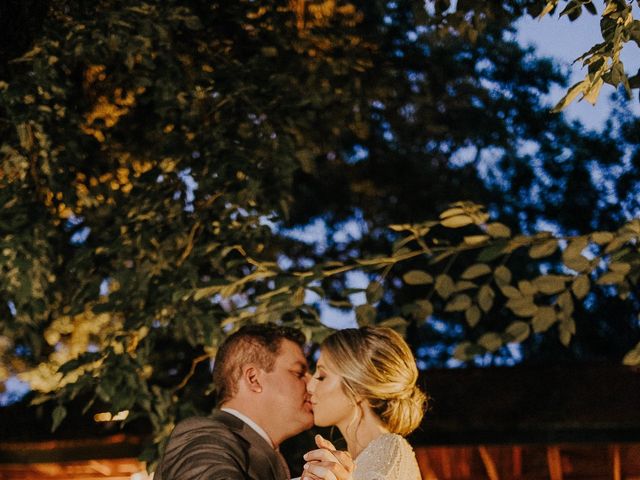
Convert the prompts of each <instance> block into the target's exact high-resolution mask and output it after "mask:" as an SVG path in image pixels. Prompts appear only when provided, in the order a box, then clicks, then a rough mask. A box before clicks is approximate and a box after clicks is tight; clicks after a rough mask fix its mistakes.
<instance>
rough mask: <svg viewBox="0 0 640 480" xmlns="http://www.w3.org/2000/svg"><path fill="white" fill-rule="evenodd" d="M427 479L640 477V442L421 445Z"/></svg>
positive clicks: (59, 472) (63, 476)
mask: <svg viewBox="0 0 640 480" xmlns="http://www.w3.org/2000/svg"><path fill="white" fill-rule="evenodd" d="M415 450H416V456H417V458H418V463H419V464H420V469H421V471H422V476H423V479H424V480H436V479H437V480H485V479H486V480H498V479H500V480H640V443H627V444H566V445H501V446H496V445H487V446H483V445H480V446H478V445H473V446H471V445H470V446H456V447H452V446H447V447H439V446H430V447H417V448H416V449H415ZM0 480H149V477H148V476H147V475H146V473H145V470H144V465H143V464H142V463H140V462H139V461H138V460H136V459H135V458H120V459H102V460H83V461H73V462H41V463H6V464H0Z"/></svg>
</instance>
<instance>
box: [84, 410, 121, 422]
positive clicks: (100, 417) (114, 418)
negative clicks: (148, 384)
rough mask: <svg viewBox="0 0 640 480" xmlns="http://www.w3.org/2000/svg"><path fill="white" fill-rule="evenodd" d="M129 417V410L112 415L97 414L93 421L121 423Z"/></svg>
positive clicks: (106, 413) (107, 413)
mask: <svg viewBox="0 0 640 480" xmlns="http://www.w3.org/2000/svg"><path fill="white" fill-rule="evenodd" d="M128 416H129V410H122V411H121V412H118V413H116V414H115V415H111V413H109V412H102V413H96V414H95V415H94V416H93V420H94V421H96V422H121V421H122V420H124V419H125V418H127V417H128Z"/></svg>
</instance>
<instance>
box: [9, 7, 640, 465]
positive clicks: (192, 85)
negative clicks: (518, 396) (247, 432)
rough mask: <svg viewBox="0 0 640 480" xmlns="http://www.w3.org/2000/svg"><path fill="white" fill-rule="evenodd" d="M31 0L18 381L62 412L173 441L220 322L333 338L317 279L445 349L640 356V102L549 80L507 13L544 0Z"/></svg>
mask: <svg viewBox="0 0 640 480" xmlns="http://www.w3.org/2000/svg"><path fill="white" fill-rule="evenodd" d="M33 3H37V2H26V3H21V2H7V3H6V4H4V5H3V6H2V10H0V11H1V12H2V15H0V19H1V20H0V21H2V22H3V24H4V25H9V24H8V23H7V22H8V20H7V18H8V17H7V16H6V15H5V13H6V12H12V13H13V14H15V15H14V16H12V17H11V18H14V19H15V22H14V23H11V25H10V27H11V28H9V29H7V30H3V31H6V32H7V33H8V42H7V43H6V44H5V45H8V47H7V46H5V47H3V49H2V51H0V55H1V57H2V65H1V66H0V94H1V97H0V134H1V138H2V144H1V146H0V159H1V162H2V164H1V168H0V269H1V270H2V276H1V277H0V312H1V313H2V319H3V322H2V323H1V324H0V339H1V342H0V350H1V351H2V353H3V359H4V358H6V359H7V360H6V361H4V360H3V362H4V363H3V364H2V365H0V381H3V380H4V379H6V378H7V377H8V376H9V375H13V374H16V373H20V374H21V375H22V378H25V379H28V380H29V381H30V382H31V386H32V388H33V389H34V390H37V391H40V392H43V394H44V395H45V396H44V398H49V399H55V400H56V401H57V402H59V406H58V408H56V409H55V411H54V423H55V424H58V423H59V422H60V421H61V420H62V419H63V417H64V414H65V407H64V405H65V404H66V402H68V401H69V400H70V399H72V398H74V397H75V396H77V395H80V394H83V393H84V394H89V395H90V397H92V398H94V399H96V400H98V401H101V402H104V403H106V404H107V405H109V408H110V409H111V410H112V411H113V412H117V411H120V410H125V409H127V410H131V411H133V412H136V414H138V415H140V416H142V417H144V418H148V419H149V420H150V421H151V423H152V425H153V429H154V433H155V440H156V444H157V445H161V444H162V442H163V440H164V438H165V437H166V434H167V433H168V432H169V431H170V430H171V428H172V426H173V425H174V423H175V421H177V420H178V419H180V418H182V417H184V416H186V415H189V414H191V413H193V412H196V411H202V410H204V409H206V408H207V406H208V405H209V404H210V403H211V401H210V400H211V397H210V396H208V395H209V393H210V392H209V391H208V389H209V383H210V379H209V373H208V369H207V362H206V360H209V359H210V358H211V357H212V355H213V354H214V353H215V350H216V348H217V346H218V345H219V343H220V341H221V340H222V339H223V338H224V336H225V335H226V334H227V333H228V332H229V331H232V330H233V329H235V328H237V327H239V326H240V325H241V324H243V323H245V322H264V321H282V322H285V323H287V324H292V325H296V326H299V327H301V328H302V329H303V330H304V331H305V333H306V334H307V335H308V337H309V338H310V339H313V340H316V341H318V340H321V339H322V337H323V335H325V334H326V333H327V328H326V327H324V326H323V325H322V324H321V323H320V321H319V319H320V311H321V309H322V308H324V307H325V306H326V305H330V306H333V307H335V308H338V309H342V310H344V311H345V312H349V313H353V311H354V310H355V317H356V318H357V321H358V322H359V323H360V324H365V323H385V324H388V325H392V326H395V327H397V328H399V329H405V330H406V329H408V330H409V331H410V332H411V333H412V335H411V340H412V342H413V345H414V347H415V348H416V351H417V354H418V357H419V358H420V359H421V360H422V361H424V362H425V364H428V365H444V364H446V363H447V362H448V361H449V360H450V359H451V358H452V357H454V356H455V358H457V359H458V360H459V361H460V362H470V363H473V362H474V361H475V362H479V363H482V362H485V361H487V359H489V360H488V361H493V360H492V359H500V358H502V359H504V358H510V353H509V352H510V347H509V344H512V345H513V344H521V352H522V353H521V355H523V356H524V358H525V359H528V360H531V361H535V360H540V359H548V358H551V359H557V358H558V357H559V356H560V357H562V358H567V359H576V358H578V359H594V358H595V359H609V360H615V361H621V360H622V359H623V357H624V359H625V361H626V362H627V363H638V362H639V358H638V357H639V356H640V351H639V349H638V347H635V350H632V349H633V348H634V346H635V345H636V344H637V343H638V336H639V331H638V324H637V317H636V315H637V312H638V311H639V310H640V308H639V307H638V296H637V286H638V278H639V276H640V256H639V255H638V235H640V227H639V226H638V222H637V220H632V217H634V216H637V214H638V177H637V174H636V172H637V171H638V170H637V167H638V166H640V165H638V163H639V162H640V157H639V156H638V151H640V149H638V143H639V142H640V133H639V132H640V124H639V123H638V119H636V118H634V117H633V116H631V115H629V114H628V113H627V112H626V109H625V101H626V100H624V99H619V100H618V105H619V109H618V111H617V113H616V114H615V116H614V117H613V118H612V119H611V122H610V124H609V125H608V126H607V127H606V128H605V129H604V130H603V131H602V132H590V131H586V130H585V129H584V128H582V127H581V126H580V125H579V124H569V123H567V122H566V121H565V119H564V118H563V116H562V115H561V114H558V113H551V112H550V111H549V108H550V106H549V105H546V104H544V102H542V101H541V100H540V98H541V97H542V96H543V95H544V94H545V93H547V92H548V91H549V89H550V88H551V86H552V85H553V84H556V83H557V84H561V85H564V84H565V80H564V77H563V75H562V72H560V71H559V70H558V68H557V67H556V66H554V64H553V63H552V62H551V61H550V60H548V59H540V58H537V57H536V56H535V52H534V51H533V50H531V49H523V48H522V47H521V46H519V45H518V44H517V43H516V42H515V40H514V35H513V30H512V28H513V27H512V25H513V22H514V21H515V20H516V19H517V18H518V17H519V16H520V15H522V14H525V13H526V12H527V11H528V12H529V13H531V12H532V11H533V10H535V9H536V8H538V7H539V8H538V13H539V12H540V11H542V9H543V4H544V3H545V2H505V3H503V2H485V3H486V5H484V6H483V8H482V9H480V8H479V7H478V8H476V7H474V6H473V5H471V4H470V3H469V2H462V1H460V2H458V5H457V8H458V10H457V11H455V12H454V11H450V10H449V6H448V4H447V2H436V5H435V7H434V8H435V10H434V11H429V10H427V11H425V10H424V9H423V8H422V7H423V5H422V3H420V2H411V1H402V0H398V1H395V2H346V1H345V2H337V1H332V0H326V1H315V2H303V1H296V0H294V1H287V2H284V1H283V2H269V3H267V2H254V1H249V0H245V1H238V2H211V1H204V0H171V1H151V0H148V1H142V0H136V1H133V2H132V1H126V2H125V1H119V0H101V1H97V2H84V1H81V0H76V1H71V2H56V1H51V2H42V3H40V4H38V5H39V7H38V10H37V12H39V13H37V14H35V13H34V15H32V16H27V15H25V12H26V11H27V10H25V8H27V6H28V5H29V4H33ZM473 3H476V2H473ZM570 3H571V2H570ZM45 5H47V8H45ZM428 6H429V5H428ZM585 8H587V7H585ZM470 11H471V13H470ZM465 12H466V13H465ZM463 13H464V15H462V14H463ZM463 19H466V21H462V20H463ZM20 24H24V28H19V25H20ZM461 200H464V201H461ZM471 202H476V203H482V204H484V205H486V206H487V210H484V209H483V208H481V207H479V206H477V205H476V204H475V203H471ZM449 204H454V205H453V206H452V207H448V205H449ZM491 217H493V218H494V219H499V220H500V222H501V223H497V222H495V221H490V218H491ZM354 219H355V223H356V224H357V226H358V228H359V231H358V232H355V234H354V235H353V237H352V238H350V237H349V236H348V235H345V229H344V223H345V222H349V221H354ZM316 220H321V221H322V222H324V223H325V224H326V226H327V229H326V236H325V237H326V238H319V239H318V240H319V241H318V243H317V244H312V245H310V244H308V243H305V242H303V241H300V240H296V239H295V238H294V237H293V236H292V235H290V232H289V230H290V229H291V228H299V227H304V226H305V225H308V224H309V223H310V222H313V221H316ZM390 224H395V226H393V227H392V228H389V225H390ZM545 226H550V227H551V228H552V229H553V230H554V232H553V234H552V233H546V232H542V230H544V227H545ZM519 232H523V233H524V234H523V235H519ZM321 243H324V245H325V246H324V248H318V244H321ZM357 270H360V271H363V272H364V274H365V275H368V278H369V279H370V280H371V281H370V283H369V284H368V286H366V288H358V289H353V288H351V287H352V285H349V281H348V277H347V276H345V274H346V273H348V272H351V271H357ZM597 285H600V286H597ZM353 293H360V294H364V296H365V297H366V303H364V304H362V305H357V306H356V305H354V304H353V298H352V297H350V294H353ZM616 294H617V296H616ZM604 312H606V313H604ZM611 312H615V315H612V314H611ZM603 320H604V321H603ZM545 332H552V333H553V334H545ZM567 346H568V348H567ZM630 350H631V352H630V353H628V352H629V351H630ZM478 359H479V360H478ZM133 418H135V416H133ZM153 456H154V453H151V454H150V457H149V458H153Z"/></svg>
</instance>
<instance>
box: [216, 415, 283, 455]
mask: <svg viewBox="0 0 640 480" xmlns="http://www.w3.org/2000/svg"><path fill="white" fill-rule="evenodd" d="M220 410H222V411H223V412H227V413H230V414H231V415H233V416H234V417H238V418H239V419H240V420H242V421H243V422H244V423H246V424H247V425H249V426H250V427H251V428H252V429H254V430H255V431H256V433H257V434H258V435H260V436H261V437H262V438H264V439H265V440H266V441H267V443H269V445H271V447H272V448H274V449H275V445H274V444H273V442H272V441H271V439H270V438H269V435H267V432H265V431H264V429H263V428H262V427H260V425H258V424H257V423H256V422H254V421H253V420H251V419H250V418H249V417H247V416H246V415H244V414H242V413H240V412H239V411H237V410H234V409H233V408H228V407H223V408H221V409H220Z"/></svg>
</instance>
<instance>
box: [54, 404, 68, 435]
mask: <svg viewBox="0 0 640 480" xmlns="http://www.w3.org/2000/svg"><path fill="white" fill-rule="evenodd" d="M66 416H67V409H66V408H65V407H64V406H62V405H56V408H54V409H53V413H52V415H51V417H52V419H53V423H52V425H51V431H52V432H55V431H56V429H57V428H58V427H59V426H60V423H62V420H64V417H66Z"/></svg>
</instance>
